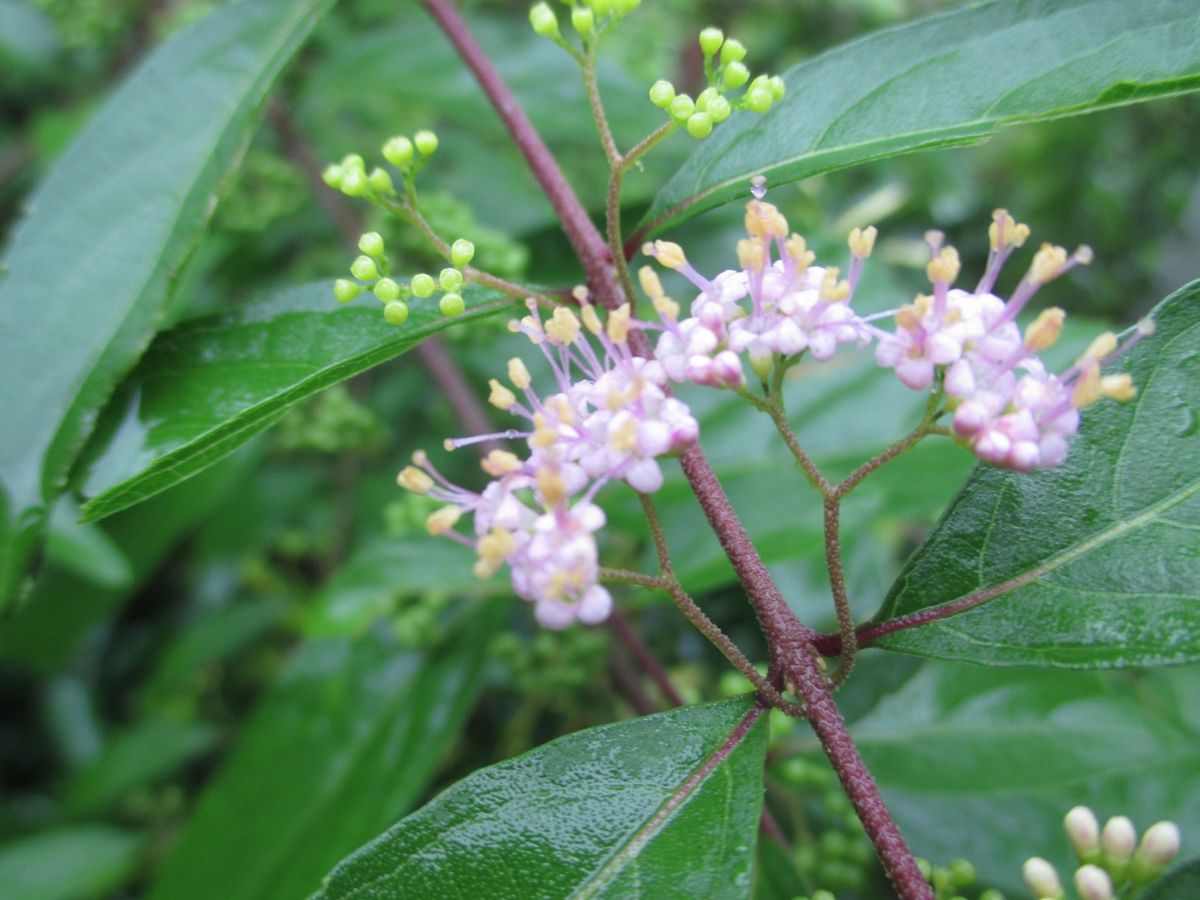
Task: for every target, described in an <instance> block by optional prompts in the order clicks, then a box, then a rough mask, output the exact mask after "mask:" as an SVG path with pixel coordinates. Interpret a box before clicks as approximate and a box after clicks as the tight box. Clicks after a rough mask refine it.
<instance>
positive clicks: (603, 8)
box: [590, 0, 613, 19]
mask: <svg viewBox="0 0 1200 900" xmlns="http://www.w3.org/2000/svg"><path fill="white" fill-rule="evenodd" d="M590 5H591V7H592V10H593V11H594V12H595V13H596V17H597V18H599V19H603V18H604V17H605V16H607V15H608V14H609V13H610V12H612V8H613V0H590Z"/></svg>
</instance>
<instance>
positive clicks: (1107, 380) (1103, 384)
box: [1100, 372, 1137, 403]
mask: <svg viewBox="0 0 1200 900" xmlns="http://www.w3.org/2000/svg"><path fill="white" fill-rule="evenodd" d="M1100 393H1101V394H1103V395H1104V396H1105V397H1107V398H1108V399H1110V400H1116V401H1117V402H1118V403H1127V402H1128V401H1130V400H1132V399H1133V398H1134V397H1136V396H1137V387H1136V386H1135V385H1134V383H1133V376H1132V375H1130V374H1129V373H1128V372H1121V373H1119V374H1117V375H1105V376H1104V377H1103V378H1101V379H1100Z"/></svg>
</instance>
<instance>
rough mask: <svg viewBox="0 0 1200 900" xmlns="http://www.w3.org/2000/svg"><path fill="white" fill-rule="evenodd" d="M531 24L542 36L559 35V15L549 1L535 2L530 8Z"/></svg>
mask: <svg viewBox="0 0 1200 900" xmlns="http://www.w3.org/2000/svg"><path fill="white" fill-rule="evenodd" d="M529 24H530V25H532V26H533V30H534V31H535V32H537V33H538V34H540V35H541V36H542V37H547V38H548V37H557V36H558V17H557V16H555V15H554V10H552V9H551V8H550V4H548V3H535V4H534V5H533V6H532V7H530V9H529Z"/></svg>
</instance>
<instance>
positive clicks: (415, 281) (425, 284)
mask: <svg viewBox="0 0 1200 900" xmlns="http://www.w3.org/2000/svg"><path fill="white" fill-rule="evenodd" d="M409 287H411V288H412V292H413V295H414V296H416V297H420V298H421V299H422V300H424V299H425V298H426V297H428V296H430V295H432V294H433V291H434V289H435V288H436V287H437V285H435V284H434V281H433V277H432V276H430V275H426V274H425V273H424V272H422V273H421V274H420V275H414V276H413V277H412V283H411V284H410V285H409Z"/></svg>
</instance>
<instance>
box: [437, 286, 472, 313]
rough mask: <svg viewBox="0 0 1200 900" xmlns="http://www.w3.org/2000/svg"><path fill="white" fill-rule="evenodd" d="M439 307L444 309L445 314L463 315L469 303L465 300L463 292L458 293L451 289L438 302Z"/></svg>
mask: <svg viewBox="0 0 1200 900" xmlns="http://www.w3.org/2000/svg"><path fill="white" fill-rule="evenodd" d="M438 309H440V310H441V311H442V315H443V316H449V317H451V318H453V317H454V316H461V315H462V314H463V313H464V312H466V310H467V304H466V303H464V302H463V298H462V294H456V293H454V292H453V291H451V292H450V293H449V294H446V295H445V296H443V297H442V299H441V301H440V302H439V303H438Z"/></svg>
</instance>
